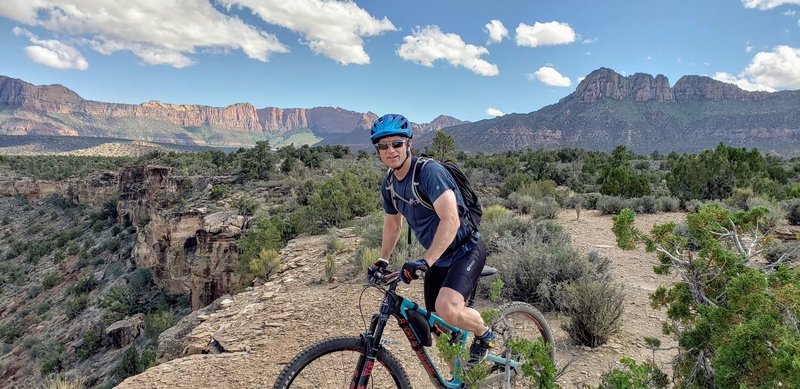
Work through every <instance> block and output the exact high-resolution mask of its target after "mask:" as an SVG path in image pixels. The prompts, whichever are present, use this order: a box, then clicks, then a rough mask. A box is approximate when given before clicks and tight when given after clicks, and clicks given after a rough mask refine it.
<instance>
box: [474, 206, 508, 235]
mask: <svg viewBox="0 0 800 389" xmlns="http://www.w3.org/2000/svg"><path fill="white" fill-rule="evenodd" d="M510 216H511V211H509V210H508V208H506V207H504V206H502V205H500V204H493V205H490V206H488V207H485V208H483V216H482V217H481V223H482V224H485V223H494V222H496V221H498V220H501V219H503V218H505V217H510ZM481 230H483V229H481Z"/></svg>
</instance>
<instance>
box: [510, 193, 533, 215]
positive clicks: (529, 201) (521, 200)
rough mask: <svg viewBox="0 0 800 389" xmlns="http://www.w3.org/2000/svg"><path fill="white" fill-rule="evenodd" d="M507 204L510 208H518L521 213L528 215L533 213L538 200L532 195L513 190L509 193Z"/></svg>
mask: <svg viewBox="0 0 800 389" xmlns="http://www.w3.org/2000/svg"><path fill="white" fill-rule="evenodd" d="M506 204H507V205H508V207H509V208H511V209H516V210H517V211H519V212H520V213H522V214H525V215H527V214H529V213H531V210H532V209H533V207H534V206H535V205H536V200H535V199H534V198H533V197H531V196H528V195H524V194H520V193H517V192H513V193H511V194H509V195H508V200H506Z"/></svg>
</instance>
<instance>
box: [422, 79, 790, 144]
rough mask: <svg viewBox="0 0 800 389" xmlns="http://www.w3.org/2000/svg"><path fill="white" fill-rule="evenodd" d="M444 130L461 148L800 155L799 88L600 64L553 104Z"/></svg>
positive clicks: (424, 138)
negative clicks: (730, 150)
mask: <svg viewBox="0 0 800 389" xmlns="http://www.w3.org/2000/svg"><path fill="white" fill-rule="evenodd" d="M444 131H445V132H446V133H448V134H451V135H453V137H454V138H455V141H456V144H457V145H459V146H460V148H461V149H464V150H468V151H486V150H494V151H498V150H518V149H525V148H529V147H530V148H562V147H579V148H586V149H594V150H611V149H613V148H614V147H616V146H617V145H625V146H627V147H629V148H631V149H633V150H635V151H638V152H651V151H654V150H659V151H662V152H670V151H690V152H693V151H698V150H701V149H706V148H710V147H714V146H716V145H717V144H719V143H720V142H724V143H725V144H728V145H732V146H737V147H747V148H751V147H758V148H759V150H762V151H775V152H779V153H782V154H785V155H800V91H783V92H775V93H768V92H747V91H744V90H742V89H740V88H738V87H737V86H735V85H732V84H726V83H723V82H720V81H716V80H714V79H712V78H709V77H701V76H684V77H681V78H680V79H679V80H678V82H676V83H675V86H673V87H670V86H669V81H668V80H667V78H666V77H664V76H663V75H658V76H656V77H653V76H651V75H649V74H642V73H637V74H634V75H632V76H628V77H624V76H622V75H620V74H618V73H616V72H614V71H613V70H611V69H606V68H601V69H598V70H595V71H594V72H592V73H591V74H589V75H588V76H587V77H586V78H585V79H583V80H582V81H581V82H580V84H578V87H577V89H576V90H575V92H573V93H572V94H570V95H569V96H567V97H564V98H563V99H561V100H560V101H559V102H558V103H556V104H553V105H550V106H547V107H544V108H542V109H540V110H538V111H535V112H531V113H528V114H509V115H505V116H501V117H498V118H495V119H491V120H481V121H478V122H474V123H465V124H461V125H457V126H453V127H448V128H446V129H444ZM421 138H422V139H423V140H426V139H429V138H430V136H429V135H428V136H426V135H423V136H422V137H421Z"/></svg>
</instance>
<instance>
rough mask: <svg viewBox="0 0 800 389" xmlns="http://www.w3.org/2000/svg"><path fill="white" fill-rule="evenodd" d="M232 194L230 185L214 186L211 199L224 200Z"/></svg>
mask: <svg viewBox="0 0 800 389" xmlns="http://www.w3.org/2000/svg"><path fill="white" fill-rule="evenodd" d="M230 192H231V188H229V187H228V185H225V184H217V185H212V186H211V193H210V195H209V197H211V200H219V199H224V198H225V197H227V196H228V194H229V193H230Z"/></svg>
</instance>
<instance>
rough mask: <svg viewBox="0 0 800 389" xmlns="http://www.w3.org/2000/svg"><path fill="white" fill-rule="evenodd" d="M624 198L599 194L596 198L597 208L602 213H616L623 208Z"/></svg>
mask: <svg viewBox="0 0 800 389" xmlns="http://www.w3.org/2000/svg"><path fill="white" fill-rule="evenodd" d="M625 206H626V204H625V200H623V199H622V198H621V197H617V196H600V198H598V199H597V210H599V211H600V212H601V213H602V214H603V215H616V214H618V213H620V211H622V209H623V208H625Z"/></svg>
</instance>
